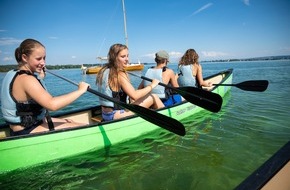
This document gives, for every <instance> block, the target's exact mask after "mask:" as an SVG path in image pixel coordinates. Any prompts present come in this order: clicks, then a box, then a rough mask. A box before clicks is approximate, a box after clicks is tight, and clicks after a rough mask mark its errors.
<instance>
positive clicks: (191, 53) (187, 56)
mask: <svg viewBox="0 0 290 190" xmlns="http://www.w3.org/2000/svg"><path fill="white" fill-rule="evenodd" d="M198 58H199V56H198V54H197V53H196V51H195V50H194V49H188V50H186V52H185V53H184V55H183V56H182V57H181V59H180V61H179V64H178V65H190V64H199V63H198Z"/></svg>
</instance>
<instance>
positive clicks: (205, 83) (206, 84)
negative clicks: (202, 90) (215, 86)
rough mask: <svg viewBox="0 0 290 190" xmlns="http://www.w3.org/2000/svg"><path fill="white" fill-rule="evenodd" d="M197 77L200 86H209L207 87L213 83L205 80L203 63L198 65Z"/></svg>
mask: <svg viewBox="0 0 290 190" xmlns="http://www.w3.org/2000/svg"><path fill="white" fill-rule="evenodd" d="M196 78H197V80H198V83H199V85H200V86H207V87H209V86H211V85H212V84H211V82H206V81H204V80H203V76H202V67H201V65H198V67H197V73H196Z"/></svg>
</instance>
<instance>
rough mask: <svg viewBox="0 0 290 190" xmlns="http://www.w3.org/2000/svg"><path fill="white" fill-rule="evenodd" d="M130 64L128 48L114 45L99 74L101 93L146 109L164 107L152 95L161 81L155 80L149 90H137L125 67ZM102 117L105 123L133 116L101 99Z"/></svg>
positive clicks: (129, 112) (98, 82) (157, 98)
mask: <svg viewBox="0 0 290 190" xmlns="http://www.w3.org/2000/svg"><path fill="white" fill-rule="evenodd" d="M128 62H129V54H128V47H127V46H126V45H123V44H114V45H112V46H111V47H110V50H109V52H108V63H107V64H105V65H104V67H103V68H102V69H101V70H100V71H99V72H98V74H97V78H96V84H97V87H98V90H99V92H101V93H103V94H105V95H107V96H109V97H112V98H115V99H116V100H119V101H122V102H124V103H127V102H129V101H130V102H131V103H132V104H137V105H140V106H143V107H145V108H152V109H158V108H162V107H164V105H163V103H162V102H161V100H160V99H159V97H158V96H157V95H155V94H152V93H151V91H152V89H154V88H155V87H156V86H157V85H158V83H159V81H158V80H153V81H152V83H151V84H150V85H149V86H147V88H143V89H139V90H135V88H134V87H133V85H132V84H131V82H130V79H129V77H128V73H127V72H126V70H125V67H126V66H127V65H128ZM100 104H101V105H102V117H103V120H104V121H110V120H113V119H119V118H122V117H126V116H130V115H133V114H134V113H133V112H131V111H129V110H124V109H123V108H121V107H120V106H118V105H117V104H114V102H111V101H108V100H106V99H103V98H100Z"/></svg>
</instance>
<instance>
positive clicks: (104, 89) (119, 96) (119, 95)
mask: <svg viewBox="0 0 290 190" xmlns="http://www.w3.org/2000/svg"><path fill="white" fill-rule="evenodd" d="M109 74H110V69H106V70H105V71H104V72H103V77H102V82H101V84H97V87H98V91H99V92H101V93H102V94H105V95H107V96H109V97H111V98H115V99H116V100H118V101H122V102H124V103H127V94H126V93H125V92H124V91H122V90H120V91H118V92H115V91H112V90H111V88H110V85H109ZM99 101H100V104H101V105H102V106H106V107H112V108H114V109H121V107H120V106H119V105H118V104H115V103H114V102H111V101H109V100H107V99H104V98H101V97H100V98H99Z"/></svg>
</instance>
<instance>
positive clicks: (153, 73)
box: [144, 67, 166, 98]
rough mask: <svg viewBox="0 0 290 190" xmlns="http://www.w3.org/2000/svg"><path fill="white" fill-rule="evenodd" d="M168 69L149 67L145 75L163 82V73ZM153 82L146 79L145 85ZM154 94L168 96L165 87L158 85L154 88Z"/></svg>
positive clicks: (162, 96) (160, 96) (161, 96)
mask: <svg viewBox="0 0 290 190" xmlns="http://www.w3.org/2000/svg"><path fill="white" fill-rule="evenodd" d="M165 70H166V67H164V68H162V69H154V68H149V69H148V70H147V72H146V74H145V77H147V78H150V79H157V80H159V81H160V82H163V80H162V73H163V72H164V71H165ZM150 84H151V82H149V81H145V80H144V87H146V86H149V85H150ZM151 93H152V94H156V95H157V96H158V97H159V98H166V94H165V87H163V86H160V85H157V86H156V87H155V88H154V89H152V91H151Z"/></svg>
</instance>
